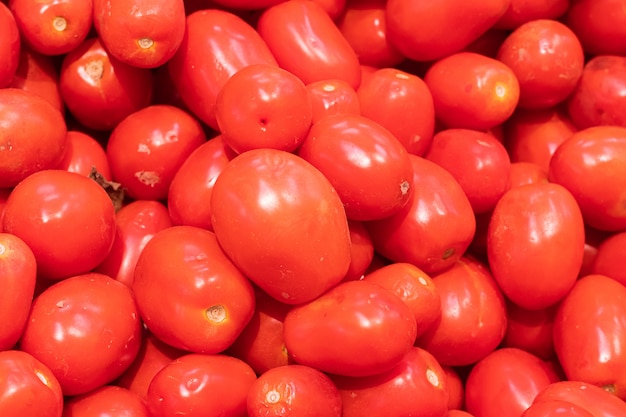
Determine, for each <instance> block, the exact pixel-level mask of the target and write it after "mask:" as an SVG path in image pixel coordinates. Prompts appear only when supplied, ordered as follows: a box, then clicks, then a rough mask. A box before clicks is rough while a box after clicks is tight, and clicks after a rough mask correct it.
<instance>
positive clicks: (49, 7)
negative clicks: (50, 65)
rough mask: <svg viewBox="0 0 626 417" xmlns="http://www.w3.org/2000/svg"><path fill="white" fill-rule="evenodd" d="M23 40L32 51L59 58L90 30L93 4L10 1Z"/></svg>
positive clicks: (72, 0)
mask: <svg viewBox="0 0 626 417" xmlns="http://www.w3.org/2000/svg"><path fill="white" fill-rule="evenodd" d="M8 4H9V7H10V8H11V11H12V12H13V15H14V16H15V20H16V21H17V25H18V27H19V28H20V33H21V35H22V39H24V42H25V44H26V45H28V46H29V47H30V48H32V49H33V50H34V51H36V52H39V53H42V54H45V55H62V54H66V53H68V52H70V51H71V50H72V49H74V48H76V47H77V46H78V45H80V44H81V43H82V42H83V41H84V40H85V38H87V35H88V34H89V30H90V29H91V22H92V10H93V0H39V1H34V2H33V1H29V0H9V2H8Z"/></svg>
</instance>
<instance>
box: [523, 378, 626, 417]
mask: <svg viewBox="0 0 626 417" xmlns="http://www.w3.org/2000/svg"><path fill="white" fill-rule="evenodd" d="M554 400H560V401H567V402H571V403H573V404H575V405H577V406H580V407H582V408H584V409H585V410H587V411H588V412H589V413H590V414H591V415H592V416H593V417H621V416H624V415H626V402H624V401H623V400H621V399H620V398H618V397H617V396H616V395H614V394H611V393H609V392H607V391H605V390H603V389H602V388H600V387H598V386H596V385H593V384H589V383H586V382H580V381H558V382H553V383H551V384H550V385H548V386H547V387H545V388H543V389H542V390H541V391H540V392H539V393H538V394H537V396H536V397H535V400H534V401H533V404H537V403H542V402H549V401H554Z"/></svg>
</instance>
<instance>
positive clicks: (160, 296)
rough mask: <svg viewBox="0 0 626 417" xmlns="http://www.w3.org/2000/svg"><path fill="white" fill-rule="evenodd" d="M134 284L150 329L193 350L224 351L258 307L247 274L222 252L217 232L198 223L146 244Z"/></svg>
mask: <svg viewBox="0 0 626 417" xmlns="http://www.w3.org/2000/svg"><path fill="white" fill-rule="evenodd" d="M132 289H133V292H134V293H135V296H136V298H137V306H138V307H139V311H140V313H141V317H142V319H143V321H144V323H145V324H146V326H147V327H148V329H149V330H150V331H151V332H152V333H154V335H155V336H156V337H158V338H159V339H161V340H162V341H164V342H165V343H167V344H169V345H172V346H174V347H177V348H179V349H184V350H188V351H192V352H199V353H218V352H222V351H223V350H225V349H226V348H228V346H230V345H231V344H232V343H233V342H234V341H235V339H236V338H237V336H238V335H239V333H240V332H241V331H242V330H243V328H244V327H245V326H246V324H247V323H248V321H249V320H250V318H251V317H252V313H253V311H254V291H253V289H252V285H251V284H250V282H249V281H248V279H247V278H246V277H245V276H244V275H243V274H242V273H241V272H240V271H239V270H238V269H237V268H236V267H235V265H233V263H232V262H231V261H230V260H229V259H228V258H227V257H226V255H225V254H224V252H222V249H221V248H220V246H219V245H218V242H217V239H216V237H215V234H214V233H213V232H210V231H208V230H204V229H200V228H197V227H194V226H173V227H168V228H166V229H163V230H161V231H159V232H157V233H156V234H155V235H154V236H153V237H152V239H150V240H149V241H148V242H147V243H146V244H145V246H144V248H143V250H142V251H141V253H140V254H139V258H138V259H137V264H136V266H135V273H134V281H133V283H132ZM183 324H184V325H183Z"/></svg>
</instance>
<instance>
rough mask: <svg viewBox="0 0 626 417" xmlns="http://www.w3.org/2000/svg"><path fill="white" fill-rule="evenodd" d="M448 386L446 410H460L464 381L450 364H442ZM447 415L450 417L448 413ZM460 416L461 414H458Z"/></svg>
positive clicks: (463, 393) (463, 398)
mask: <svg viewBox="0 0 626 417" xmlns="http://www.w3.org/2000/svg"><path fill="white" fill-rule="evenodd" d="M441 369H443V373H444V374H445V378H446V386H447V387H448V410H457V409H458V410H461V409H463V407H464V406H465V381H464V380H463V379H461V375H460V374H459V372H458V371H457V370H456V368H454V367H452V366H447V365H442V366H441ZM448 417H452V416H450V415H448ZM458 417H462V416H458Z"/></svg>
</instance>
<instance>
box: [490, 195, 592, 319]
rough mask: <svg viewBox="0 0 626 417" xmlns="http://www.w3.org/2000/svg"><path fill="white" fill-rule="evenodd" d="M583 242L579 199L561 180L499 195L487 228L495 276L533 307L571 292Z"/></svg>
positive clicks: (512, 296) (515, 298)
mask: <svg viewBox="0 0 626 417" xmlns="http://www.w3.org/2000/svg"><path fill="white" fill-rule="evenodd" d="M584 247H585V225H584V223H583V218H582V215H581V213H580V209H579V208H578V204H576V200H575V199H574V197H573V196H572V194H571V193H570V192H569V191H567V189H565V188H564V187H562V186H560V185H558V184H551V183H536V184H529V185H523V186H520V187H515V188H511V189H510V190H509V191H507V192H506V193H505V194H504V195H503V196H502V198H501V199H500V201H498V204H497V205H496V208H495V209H494V211H493V214H492V216H491V221H490V223H489V229H488V231H487V255H488V259H489V266H490V267H491V272H492V273H493V276H494V278H495V279H496V281H497V282H498V285H499V286H500V288H501V289H502V291H503V292H504V294H505V295H506V296H507V297H508V298H509V299H510V300H511V301H513V302H514V303H515V304H517V305H518V306H520V307H523V308H526V309H528V310H539V309H543V308H546V307H548V306H550V305H552V304H555V303H557V302H558V301H559V300H561V299H562V298H563V297H564V296H565V295H566V294H567V293H568V291H569V290H570V289H571V288H572V286H573V285H574V282H575V281H576V278H577V277H578V271H579V270H580V266H581V265H582V260H583V253H584ZM529 277H533V279H529Z"/></svg>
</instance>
